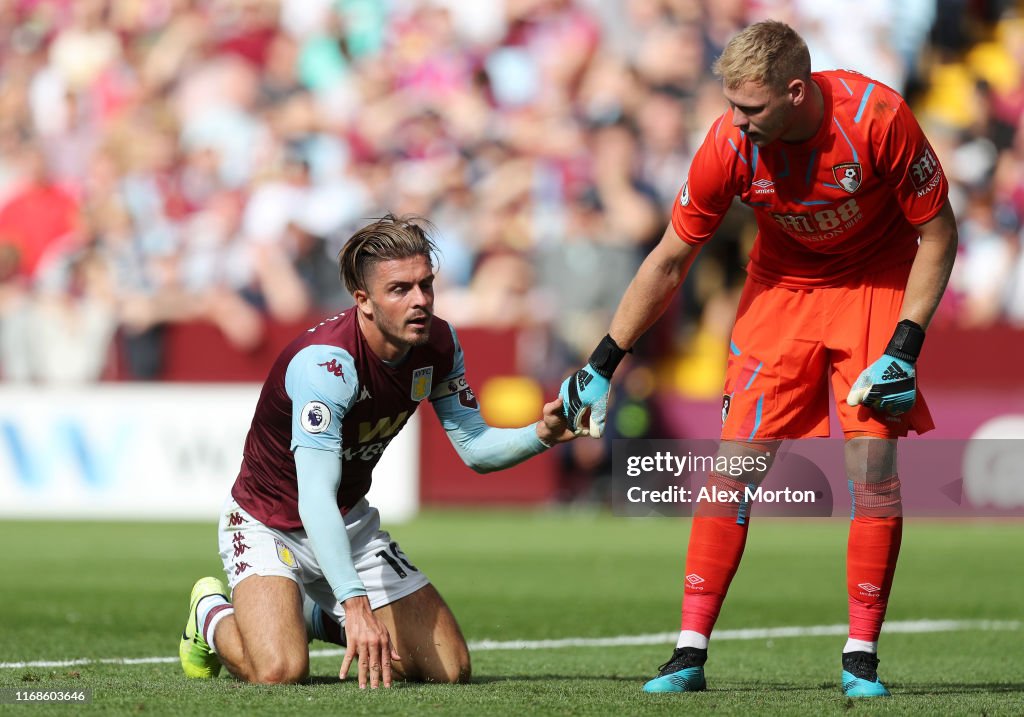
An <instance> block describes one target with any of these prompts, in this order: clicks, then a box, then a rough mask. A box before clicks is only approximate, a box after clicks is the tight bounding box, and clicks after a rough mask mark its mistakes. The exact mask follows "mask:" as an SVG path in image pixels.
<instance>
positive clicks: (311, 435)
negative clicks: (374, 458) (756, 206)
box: [284, 345, 359, 454]
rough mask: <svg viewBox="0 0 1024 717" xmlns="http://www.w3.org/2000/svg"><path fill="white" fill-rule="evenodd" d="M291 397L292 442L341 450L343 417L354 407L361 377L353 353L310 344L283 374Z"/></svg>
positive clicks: (293, 444)
mask: <svg viewBox="0 0 1024 717" xmlns="http://www.w3.org/2000/svg"><path fill="white" fill-rule="evenodd" d="M284 387H285V391H287V392H288V396H289V397H290V398H291V399H292V442H291V449H292V450H293V451H294V450H295V449H296V448H298V447H299V446H305V447H306V448H318V449H320V450H325V451H332V452H333V453H335V454H340V453H341V419H342V417H343V416H344V415H345V413H347V412H348V410H349V408H351V407H352V403H353V400H354V399H355V396H356V391H357V389H358V387H359V377H358V376H357V375H356V366H355V362H354V361H353V360H352V356H351V355H350V354H349V353H348V351H346V350H345V349H343V348H339V347H338V346H324V345H315V346H307V347H306V348H304V349H302V350H301V351H299V352H298V353H297V354H295V356H293V357H292V360H291V362H290V363H289V364H288V369H287V370H286V371H285V375H284Z"/></svg>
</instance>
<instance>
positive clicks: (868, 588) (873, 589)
mask: <svg viewBox="0 0 1024 717" xmlns="http://www.w3.org/2000/svg"><path fill="white" fill-rule="evenodd" d="M857 587H859V588H860V589H861V590H863V591H864V592H866V593H877V592H878V591H879V590H881V589H882V588H880V587H878V586H877V585H872V584H871V583H860V584H859V585H857Z"/></svg>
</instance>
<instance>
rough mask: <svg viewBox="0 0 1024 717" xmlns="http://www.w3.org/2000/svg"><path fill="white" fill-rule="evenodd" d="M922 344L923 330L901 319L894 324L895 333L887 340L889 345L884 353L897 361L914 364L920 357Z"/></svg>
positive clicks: (907, 320)
mask: <svg viewBox="0 0 1024 717" xmlns="http://www.w3.org/2000/svg"><path fill="white" fill-rule="evenodd" d="M923 344H924V329H922V328H921V327H920V326H919V325H918V324H916V323H914V322H913V321H910V320H909V319H903V321H901V322H899V323H898V324H896V331H894V332H893V335H892V338H891V339H889V345H888V346H886V347H885V353H887V354H888V355H889V356H895V357H896V358H898V359H903V360H904V361H909V362H910V363H914V362H916V361H917V357H918V356H920V355H921V346H922V345H923Z"/></svg>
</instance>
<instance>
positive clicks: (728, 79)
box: [712, 20, 811, 90]
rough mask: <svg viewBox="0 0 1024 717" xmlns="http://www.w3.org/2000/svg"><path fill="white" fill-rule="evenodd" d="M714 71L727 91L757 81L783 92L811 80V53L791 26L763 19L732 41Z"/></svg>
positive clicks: (715, 65)
mask: <svg viewBox="0 0 1024 717" xmlns="http://www.w3.org/2000/svg"><path fill="white" fill-rule="evenodd" d="M712 71H713V72H714V73H715V75H716V76H717V77H720V78H721V79H722V83H723V84H724V85H725V86H726V87H727V88H728V89H736V88H737V87H739V86H740V85H742V84H743V83H745V82H756V83H759V84H762V85H764V86H766V87H769V88H771V89H774V90H784V89H785V88H786V86H787V85H789V83H790V82H792V81H793V80H805V81H810V79H811V53H810V51H808V49H807V43H806V42H804V39H803V38H802V37H800V35H798V34H797V32H796V30H794V29H793V28H791V27H790V26H789V25H787V24H786V23H784V22H779V21H778V20H764V21H763V22H758V23H755V24H753V25H750V26H749V27H747V28H746V29H744V30H743V31H742V32H740V33H739V34H738V35H736V36H735V37H733V38H732V39H731V40H729V43H728V44H727V45H726V46H725V49H724V50H723V51H722V55H721V57H719V58H718V59H717V60H716V61H715V64H714V66H713V67H712Z"/></svg>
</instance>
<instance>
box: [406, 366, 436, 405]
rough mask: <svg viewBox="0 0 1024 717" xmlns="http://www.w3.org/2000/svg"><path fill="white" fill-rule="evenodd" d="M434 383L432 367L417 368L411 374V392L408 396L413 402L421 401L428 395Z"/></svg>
mask: <svg viewBox="0 0 1024 717" xmlns="http://www.w3.org/2000/svg"><path fill="white" fill-rule="evenodd" d="M433 383H434V367H433V366H427V367H426V368H418V369H416V370H415V371H413V372H412V392H411V394H410V396H411V398H412V400H413V401H422V400H423V399H424V398H426V397H427V396H429V395H430V388H431V386H432V385H433Z"/></svg>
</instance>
